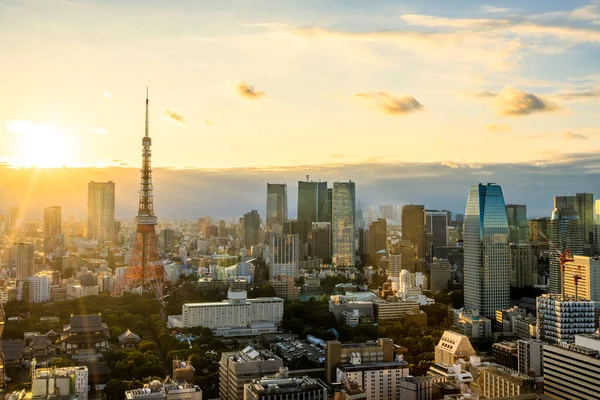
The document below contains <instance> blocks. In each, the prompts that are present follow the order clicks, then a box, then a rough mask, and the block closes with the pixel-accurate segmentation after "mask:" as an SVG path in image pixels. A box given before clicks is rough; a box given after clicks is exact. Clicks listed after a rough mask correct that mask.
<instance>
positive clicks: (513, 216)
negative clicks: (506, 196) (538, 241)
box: [506, 204, 529, 243]
mask: <svg viewBox="0 0 600 400" xmlns="http://www.w3.org/2000/svg"><path fill="white" fill-rule="evenodd" d="M506 215H507V217H508V241H509V242H511V243H521V242H525V241H526V240H527V239H528V237H529V221H528V220H527V206H526V205H525V204H507V205H506Z"/></svg>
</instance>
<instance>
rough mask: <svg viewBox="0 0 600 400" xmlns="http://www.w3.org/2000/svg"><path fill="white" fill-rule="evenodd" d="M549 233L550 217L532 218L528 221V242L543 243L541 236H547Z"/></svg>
mask: <svg viewBox="0 0 600 400" xmlns="http://www.w3.org/2000/svg"><path fill="white" fill-rule="evenodd" d="M540 232H541V233H540ZM549 233H550V217H544V218H533V219H530V220H529V240H531V241H533V242H545V241H546V239H544V236H543V235H546V236H548V234H549ZM542 234H543V235H542Z"/></svg>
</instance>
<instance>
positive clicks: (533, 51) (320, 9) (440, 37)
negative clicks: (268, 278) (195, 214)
mask: <svg viewBox="0 0 600 400" xmlns="http://www.w3.org/2000/svg"><path fill="white" fill-rule="evenodd" d="M599 44H600V2H598V1H591V2H590V1H577V0H568V1H567V0H564V1H553V0H538V1H533V0H532V1H501V2H496V3H493V2H489V3H484V2H478V1H447V0H440V1H398V0H394V1H391V0H389V1H388V0H375V1H353V0H344V1H342V0H337V1H333V0H331V1H322V0H303V1H275V0H273V1H260V0H253V1H243V0H239V1H226V0H225V1H218V2H215V1H172V2H165V1H154V0H145V1H141V0H140V1H127V2H125V1H118V0H106V1H100V0H98V1H75V0H71V1H66V0H38V1H27V0H18V1H17V0H5V1H2V2H1V3H0V50H1V54H2V62H0V162H3V163H6V164H8V165H10V166H25V167H29V166H33V165H39V166H42V167H49V166H53V167H56V166H60V165H67V166H79V167H83V166H115V165H119V166H134V167H137V166H138V165H139V163H140V152H141V149H140V143H141V140H140V137H141V136H142V135H143V122H144V96H145V90H146V86H149V88H150V102H151V103H150V104H151V115H150V118H151V136H152V138H153V163H154V165H155V166H157V167H174V168H178V169H181V168H191V169H195V170H200V171H206V170H207V169H209V170H210V169H218V170H222V169H223V170H231V169H232V168H241V169H240V170H236V171H239V172H238V173H242V174H243V172H244V168H247V167H261V168H268V169H269V170H270V171H273V170H276V171H281V173H282V174H283V173H285V174H287V175H286V176H290V177H291V178H290V179H291V181H290V182H289V183H292V182H294V181H295V180H298V179H301V178H302V177H303V176H304V174H305V173H307V170H310V168H311V166H315V167H316V166H319V168H320V169H321V170H322V169H323V168H328V166H330V168H329V169H328V170H327V173H325V172H322V174H323V175H324V176H325V175H328V176H331V178H330V180H333V179H339V180H347V179H351V178H352V176H347V175H336V174H335V171H336V170H339V169H340V168H348V166H351V167H352V168H358V169H360V168H361V166H362V168H364V171H368V170H369V169H372V168H375V167H373V165H376V167H377V168H380V167H381V166H382V165H385V166H386V168H387V166H394V165H404V166H406V165H407V163H408V164H409V165H415V171H416V170H419V171H421V170H422V169H423V168H425V166H426V167H427V168H426V169H428V168H429V167H431V168H435V170H436V171H441V172H439V173H440V174H442V175H444V174H446V175H452V174H458V173H460V174H463V175H465V174H466V175H467V179H465V180H464V181H465V184H467V183H468V182H469V181H473V182H474V183H477V182H478V181H481V180H490V179H493V180H495V181H499V179H498V178H497V177H493V175H494V174H500V173H501V172H502V171H503V170H502V166H503V165H512V166H516V167H515V168H517V169H518V168H519V166H520V165H521V166H526V167H527V171H528V172H527V173H528V174H529V175H528V176H531V177H533V178H532V180H531V182H536V180H535V179H534V178H535V176H539V173H543V171H541V169H543V168H545V167H548V166H554V167H555V166H556V165H562V164H564V163H568V162H569V160H572V159H574V158H577V157H580V156H582V157H584V158H585V157H588V158H587V160H588V161H589V162H588V163H587V164H585V168H587V169H581V170H579V171H581V173H582V174H583V173H592V174H597V172H598V171H600V164H599V163H598V161H596V160H595V159H593V160H592V155H593V154H594V153H596V152H597V151H598V149H599V147H600V105H599V103H598V99H599V96H600V70H599V68H598V66H599V65H600V48H599ZM420 165H421V167H419V166H420ZM336 168H337V169H336ZM531 168H533V170H532V171H533V172H531V171H530V169H531ZM536 168H537V169H536ZM581 168H584V167H583V166H582V167H581ZM590 168H591V169H590ZM391 170H393V168H392V169H391ZM364 171H363V172H364ZM403 171H404V172H403V173H404V174H410V169H409V170H408V171H407V170H404V169H403ZM0 173H1V172H0ZM361 173H362V172H356V175H361ZM436 173H438V172H436ZM536 174H537V175H536ZM481 175H483V177H481ZM486 175H487V176H486ZM469 176H470V178H469ZM594 177H596V178H597V175H594ZM596 182H597V179H596V180H595V181H594V180H588V183H589V185H590V186H588V187H580V188H574V190H579V191H591V192H593V191H594V190H595V183H596ZM499 183H501V184H503V186H504V187H506V186H508V185H510V183H511V182H508V181H505V182H499ZM260 185H261V193H262V192H264V187H265V186H266V181H265V182H261V183H260ZM158 190H159V188H158V187H157V191H158ZM288 190H290V191H292V192H293V191H295V185H294V186H292V187H290V189H288ZM358 190H359V196H358V198H361V195H360V188H359V189H358ZM457 190H459V191H460V194H461V195H460V196H461V198H464V199H466V193H467V192H466V189H465V188H464V187H463V186H461V187H459V188H458V189H457ZM505 191H506V189H505ZM261 196H262V195H261ZM369 196H370V197H369ZM547 196H548V197H549V201H551V194H549V193H548V194H547ZM362 197H363V198H366V201H367V204H369V201H371V199H372V202H375V201H379V200H380V199H378V198H376V197H375V196H372V195H371V194H369V195H364V196H362ZM457 198H458V196H457ZM291 199H293V196H292V197H291ZM527 199H528V197H527V195H523V200H520V199H515V201H525V200H527ZM381 200H383V199H381ZM507 200H509V199H507ZM253 201H256V202H257V203H260V204H262V203H264V198H262V197H260V198H259V199H253ZM385 201H390V202H400V201H412V199H410V196H406V192H403V193H402V195H400V194H395V195H390V196H387V197H386V198H385ZM462 204H463V205H461V206H460V207H463V208H464V201H462ZM134 205H135V203H134ZM2 206H3V207H4V206H8V205H7V204H2ZM262 207H264V205H262ZM456 207H457V208H459V209H458V210H456V211H459V212H460V211H461V210H460V207H458V205H457V206H456ZM290 208H292V205H290ZM208 211H212V209H211V210H207V212H208Z"/></svg>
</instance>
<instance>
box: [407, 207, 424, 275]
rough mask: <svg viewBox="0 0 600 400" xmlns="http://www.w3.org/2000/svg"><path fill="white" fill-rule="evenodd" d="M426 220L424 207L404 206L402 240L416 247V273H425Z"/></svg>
mask: <svg viewBox="0 0 600 400" xmlns="http://www.w3.org/2000/svg"><path fill="white" fill-rule="evenodd" d="M425 219H426V218H425V207H424V206H422V205H414V204H409V205H404V206H402V239H405V240H408V242H410V243H411V244H412V245H413V246H414V248H415V253H416V258H417V260H416V271H420V272H423V267H424V265H425V254H426V253H427V249H426V245H425ZM403 259H404V257H403ZM403 268H404V267H403ZM405 269H408V268H405ZM411 272H413V271H411Z"/></svg>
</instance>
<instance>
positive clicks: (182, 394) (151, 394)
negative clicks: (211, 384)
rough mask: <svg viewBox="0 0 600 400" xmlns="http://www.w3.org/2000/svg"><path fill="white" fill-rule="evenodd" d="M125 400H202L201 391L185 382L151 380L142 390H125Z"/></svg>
mask: <svg viewBox="0 0 600 400" xmlns="http://www.w3.org/2000/svg"><path fill="white" fill-rule="evenodd" d="M125 399H126V400H202V390H201V389H200V388H199V387H198V386H196V385H194V384H191V383H187V382H186V381H183V380H181V381H174V380H168V381H166V382H161V381H158V380H153V381H152V382H150V383H147V384H145V385H144V387H143V388H140V389H133V390H127V391H126V392H125Z"/></svg>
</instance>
